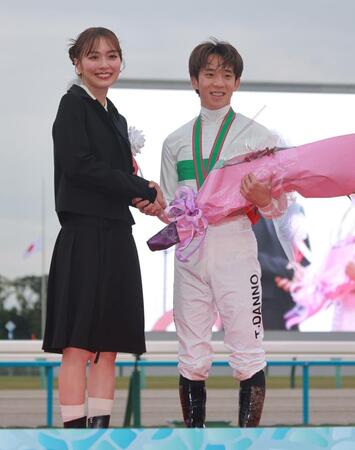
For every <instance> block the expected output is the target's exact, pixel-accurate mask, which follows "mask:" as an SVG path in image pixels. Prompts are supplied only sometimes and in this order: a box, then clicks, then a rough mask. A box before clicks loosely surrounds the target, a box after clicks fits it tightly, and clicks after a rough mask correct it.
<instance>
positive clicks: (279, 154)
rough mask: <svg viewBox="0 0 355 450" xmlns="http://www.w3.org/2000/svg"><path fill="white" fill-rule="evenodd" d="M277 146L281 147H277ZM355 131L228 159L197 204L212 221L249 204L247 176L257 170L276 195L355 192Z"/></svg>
mask: <svg viewBox="0 0 355 450" xmlns="http://www.w3.org/2000/svg"><path fill="white" fill-rule="evenodd" d="M276 150H277V149H276ZM354 168H355V134H349V135H345V136H338V137H333V138H329V139H324V140H322V141H317V142H313V143H311V144H305V145H300V146H298V147H292V148H287V149H280V150H279V151H262V152H259V154H258V152H256V153H255V154H251V155H246V156H242V157H237V158H234V159H232V160H229V161H225V162H224V163H223V166H222V167H221V168H219V169H217V170H212V171H211V173H210V174H209V175H208V177H207V179H206V181H205V183H204V185H203V186H202V189H201V190H200V192H199V193H198V196H197V199H196V203H197V206H198V208H200V209H202V211H203V213H204V215H205V217H207V218H208V222H209V223H218V222H220V221H221V220H223V219H224V218H225V217H226V216H228V215H230V214H232V213H234V212H235V211H236V210H237V209H240V208H243V207H246V206H249V204H248V201H247V200H245V199H244V197H243V196H242V195H241V194H240V191H239V186H240V182H241V180H242V178H243V177H244V176H245V175H247V174H249V173H253V174H254V175H255V176H256V178H257V179H258V180H259V181H268V180H269V181H270V183H271V190H272V196H273V197H276V198H277V197H279V196H280V195H281V194H282V193H283V192H291V191H296V192H298V193H299V194H301V195H302V196H303V197H313V198H319V197H339V196H342V195H349V194H351V193H353V192H355V170H354Z"/></svg>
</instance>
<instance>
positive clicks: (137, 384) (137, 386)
mask: <svg viewBox="0 0 355 450" xmlns="http://www.w3.org/2000/svg"><path fill="white" fill-rule="evenodd" d="M115 364H116V367H133V372H132V375H131V378H130V383H129V392H128V398H127V406H126V413H125V418H124V423H123V426H125V427H129V426H130V425H132V426H133V427H134V428H140V427H141V426H142V423H141V408H140V405H141V403H140V400H141V380H140V370H139V369H140V368H141V367H176V366H177V361H140V360H138V359H137V360H136V361H117V362H116V363H115ZM212 365H213V366H214V367H227V366H228V365H229V364H228V362H227V361H215V362H213V364H212ZM59 366H60V362H59V361H58V362H57V361H55V362H54V361H0V367H38V368H44V369H45V375H46V381H47V382H46V387H47V426H48V427H51V426H52V425H53V369H54V368H55V367H59ZM267 366H268V367H291V368H296V367H301V368H302V393H303V395H302V415H303V422H302V423H303V425H308V424H309V377H310V374H309V370H310V369H311V368H312V367H335V368H340V367H341V366H353V367H355V361H341V360H331V361H301V360H290V361H268V362H267ZM132 419H133V421H132Z"/></svg>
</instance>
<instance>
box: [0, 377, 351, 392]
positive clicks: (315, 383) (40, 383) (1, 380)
mask: <svg viewBox="0 0 355 450" xmlns="http://www.w3.org/2000/svg"><path fill="white" fill-rule="evenodd" d="M128 383H129V378H128V377H125V376H124V377H117V380H116V386H117V388H118V389H127V387H128ZM177 385H178V377H177V376H176V377H174V376H149V377H146V378H145V379H144V383H143V386H142V387H144V388H145V389H176V388H177ZM44 386H45V379H44V377H40V376H23V375H22V376H20V375H7V376H0V390H1V389H41V388H43V387H44ZM235 386H236V382H235V381H234V380H233V379H232V377H227V376H212V377H210V378H209V380H208V381H207V387H208V388H210V389H233V388H235ZM54 387H55V388H57V379H55V380H54ZM267 387H268V388H269V389H288V388H290V377H286V376H271V377H268V378H267ZM295 387H296V388H301V387H302V378H301V377H296V378H295ZM310 387H311V388H318V389H334V388H335V387H336V385H335V377H330V376H329V377H328V376H322V377H316V376H314V377H311V378H310ZM341 387H343V388H355V377H353V376H343V377H342V378H341Z"/></svg>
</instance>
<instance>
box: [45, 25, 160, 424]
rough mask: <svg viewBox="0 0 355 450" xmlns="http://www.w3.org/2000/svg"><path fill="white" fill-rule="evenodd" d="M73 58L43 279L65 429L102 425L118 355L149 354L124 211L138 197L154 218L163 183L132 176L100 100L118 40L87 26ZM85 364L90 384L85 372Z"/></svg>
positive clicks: (115, 70) (111, 76)
mask: <svg viewBox="0 0 355 450" xmlns="http://www.w3.org/2000/svg"><path fill="white" fill-rule="evenodd" d="M69 57H70V59H71V61H72V63H73V64H74V65H75V70H76V73H77V75H78V76H79V78H80V79H81V83H82V85H81V86H78V85H75V84H74V85H73V86H72V87H71V88H70V89H69V91H68V92H67V94H65V95H64V96H63V97H62V99H61V102H60V105H59V109H58V113H57V116H56V119H55V122H54V125H53V141H54V170H55V174H54V178H55V202H56V211H57V214H58V218H59V221H60V223H61V226H62V228H61V231H60V233H59V235H58V238H57V242H56V245H55V248H54V252H53V257H52V262H51V268H50V273H49V280H48V305H47V322H46V330H45V336H44V341H43V349H44V350H45V351H48V352H56V353H63V357H62V364H61V367H60V371H59V401H60V405H61V413H62V418H63V422H64V427H66V428H83V427H86V414H85V391H86V389H87V392H88V418H89V419H88V426H89V427H92V428H107V427H108V425H109V420H110V414H111V411H112V404H113V397H114V389H115V372H114V362H115V359H116V354H117V352H127V353H135V354H141V353H143V352H144V351H145V341H144V311H143V297H142V287H141V277H140V269H139V262H138V256H137V251H136V248H135V243H134V240H133V237H132V232H131V226H132V224H133V223H134V221H133V218H132V216H131V214H130V211H129V208H128V207H129V205H130V204H131V201H132V199H133V198H134V197H141V198H144V199H145V200H146V201H147V202H149V203H150V205H151V209H153V210H154V211H155V212H156V213H157V214H158V213H159V212H160V211H161V209H162V207H163V206H164V200H163V196H162V193H161V190H160V188H159V186H158V185H157V184H156V183H154V182H150V183H149V182H148V181H147V180H144V179H143V178H140V177H138V176H136V175H133V164H132V155H131V150H130V143H129V141H128V134H127V124H126V120H125V119H124V117H123V116H121V115H120V114H119V113H118V112H117V110H116V108H115V106H114V105H113V104H112V103H111V102H110V100H109V99H107V98H106V95H107V91H108V89H109V87H110V86H112V85H113V83H114V82H115V81H116V80H117V78H118V75H119V73H120V68H121V63H122V51H121V47H120V44H119V41H118V39H117V37H116V35H115V34H114V33H113V32H112V31H110V30H107V29H105V28H89V29H87V30H85V31H83V32H82V33H81V34H80V35H79V36H78V38H77V39H76V40H73V42H72V45H71V47H70V49H69ZM88 362H90V367H89V372H88V381H87V383H86V366H87V363H88Z"/></svg>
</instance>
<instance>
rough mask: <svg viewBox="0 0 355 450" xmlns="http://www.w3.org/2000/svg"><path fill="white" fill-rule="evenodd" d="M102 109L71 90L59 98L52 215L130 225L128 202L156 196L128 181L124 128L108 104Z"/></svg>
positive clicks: (128, 153) (129, 171)
mask: <svg viewBox="0 0 355 450" xmlns="http://www.w3.org/2000/svg"><path fill="white" fill-rule="evenodd" d="M107 109H108V111H106V110H105V108H103V106H102V105H101V104H100V103H99V102H98V101H97V100H93V99H92V98H91V97H90V96H89V95H88V94H87V92H86V91H85V90H84V89H82V88H81V87H80V86H77V85H75V84H74V85H73V86H72V87H71V88H70V89H69V91H68V92H67V93H66V94H65V95H64V96H63V97H62V99H61V102H60V105H59V109H58V113H57V116H56V119H55V121H54V124H53V141H54V188H55V204H56V211H57V213H58V215H59V216H60V213H61V212H74V213H78V214H87V215H94V216H99V217H105V218H111V219H119V220H124V221H127V222H129V223H130V224H133V223H134V221H133V217H132V215H131V213H130V211H129V208H128V206H129V205H130V204H131V201H132V198H134V197H141V198H143V199H147V200H149V201H154V200H155V197H156V194H157V193H156V190H155V189H154V188H149V187H148V181H147V180H145V179H143V178H140V177H138V176H136V175H133V165H132V154H131V149H130V143H129V140H128V133H127V122H126V120H125V118H124V117H123V116H121V115H120V114H119V113H118V111H117V109H116V108H115V106H114V105H113V103H112V102H111V101H110V100H108V101H107Z"/></svg>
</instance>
